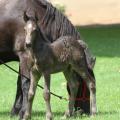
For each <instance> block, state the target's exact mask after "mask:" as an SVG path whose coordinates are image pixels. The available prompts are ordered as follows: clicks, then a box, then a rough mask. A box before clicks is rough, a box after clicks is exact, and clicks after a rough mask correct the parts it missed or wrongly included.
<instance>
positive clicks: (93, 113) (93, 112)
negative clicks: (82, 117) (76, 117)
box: [91, 107, 97, 116]
mask: <svg viewBox="0 0 120 120" xmlns="http://www.w3.org/2000/svg"><path fill="white" fill-rule="evenodd" d="M96 114H97V108H96V107H94V108H92V112H91V116H95V115H96Z"/></svg>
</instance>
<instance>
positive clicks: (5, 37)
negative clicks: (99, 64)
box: [0, 0, 94, 117]
mask: <svg viewBox="0 0 120 120" xmlns="http://www.w3.org/2000/svg"><path fill="white" fill-rule="evenodd" d="M25 9H26V10H27V14H28V16H33V17H34V16H35V13H36V14H37V16H38V19H39V25H40V26H41V27H42V29H43V32H44V33H45V35H46V36H47V37H48V39H49V40H50V41H51V42H53V41H55V40H56V39H57V38H59V37H60V36H65V35H71V36H74V37H75V38H76V39H80V36H79V33H78V32H77V31H76V29H75V27H74V26H73V25H72V24H71V22H70V21H69V20H68V19H67V18H66V17H65V16H64V15H63V14H61V13H60V12H59V11H58V10H57V9H56V8H54V7H53V6H52V5H51V4H50V3H48V2H46V1H45V0H12V2H11V0H4V1H1V2H0V16H1V18H0V59H2V60H3V61H4V62H9V61H14V60H17V61H20V69H19V70H20V73H21V74H24V75H26V76H27V77H29V70H28V68H27V66H26V62H27V56H26V53H25V51H24V32H23V31H24V30H23V25H24V23H23V11H24V10H25ZM85 53H86V55H87V54H88V55H87V59H88V66H89V70H90V72H91V74H92V67H91V66H92V63H93V64H94V61H93V62H91V55H90V54H89V53H88V51H85ZM18 58H19V59H18ZM92 60H93V59H92ZM76 75H77V74H76ZM77 76H78V81H79V82H80V85H81V86H80V87H79V90H80V91H79V92H78V97H77V99H76V107H75V108H76V109H77V107H81V108H82V109H83V110H84V111H85V112H89V100H87V101H85V102H84V100H85V99H82V101H83V102H82V101H81V96H83V94H82V92H81V91H82V83H83V81H82V79H81V78H80V76H79V75H77ZM17 83H18V84H17V94H16V100H15V103H14V106H13V109H12V114H18V113H19V115H20V117H22V116H23V114H24V111H25V109H26V102H27V93H28V89H29V80H27V79H26V78H24V77H23V76H19V77H18V82H17ZM68 92H69V87H68ZM86 93H87V94H88V98H89V91H88V90H87V92H86ZM79 98H80V99H79ZM79 100H80V101H79ZM78 103H79V104H78ZM81 103H82V104H81ZM86 108H87V109H86Z"/></svg>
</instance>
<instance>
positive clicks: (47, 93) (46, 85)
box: [43, 73, 52, 120]
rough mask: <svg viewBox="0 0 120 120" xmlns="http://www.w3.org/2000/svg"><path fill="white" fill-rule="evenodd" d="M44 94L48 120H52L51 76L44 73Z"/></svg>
mask: <svg viewBox="0 0 120 120" xmlns="http://www.w3.org/2000/svg"><path fill="white" fill-rule="evenodd" d="M44 81H45V83H44V92H43V97H44V100H45V103H46V120H52V112H51V105H50V74H49V73H44Z"/></svg>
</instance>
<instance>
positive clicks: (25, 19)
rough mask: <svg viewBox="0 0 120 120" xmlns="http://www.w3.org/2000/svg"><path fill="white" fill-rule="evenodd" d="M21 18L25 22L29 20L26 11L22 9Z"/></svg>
mask: <svg viewBox="0 0 120 120" xmlns="http://www.w3.org/2000/svg"><path fill="white" fill-rule="evenodd" d="M23 19H24V21H25V22H27V21H28V20H29V17H28V16H27V14H26V11H24V16H23Z"/></svg>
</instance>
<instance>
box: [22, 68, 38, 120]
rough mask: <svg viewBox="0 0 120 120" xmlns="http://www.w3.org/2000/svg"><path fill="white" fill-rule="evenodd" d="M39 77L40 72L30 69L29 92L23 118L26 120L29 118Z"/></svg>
mask: <svg viewBox="0 0 120 120" xmlns="http://www.w3.org/2000/svg"><path fill="white" fill-rule="evenodd" d="M39 78H40V73H38V72H37V71H36V70H32V71H31V73H30V88H29V92H28V103H27V109H26V111H25V115H24V118H23V120H28V119H30V118H31V112H32V103H33V99H34V96H35V92H36V88H37V84H38V80H39Z"/></svg>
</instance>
